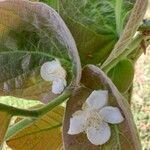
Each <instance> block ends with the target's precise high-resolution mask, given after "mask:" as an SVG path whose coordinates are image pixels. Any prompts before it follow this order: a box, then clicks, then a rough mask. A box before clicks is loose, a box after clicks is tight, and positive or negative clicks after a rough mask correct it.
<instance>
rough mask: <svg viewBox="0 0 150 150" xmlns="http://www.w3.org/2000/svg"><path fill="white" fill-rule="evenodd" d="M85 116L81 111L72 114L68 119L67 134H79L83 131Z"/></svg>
mask: <svg viewBox="0 0 150 150" xmlns="http://www.w3.org/2000/svg"><path fill="white" fill-rule="evenodd" d="M84 125H85V117H84V115H83V114H82V111H77V112H75V113H74V114H73V117H72V118H71V119H70V127H69V131H68V134H71V135H74V134H79V133H80V132H83V131H84Z"/></svg>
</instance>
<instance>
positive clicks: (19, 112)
mask: <svg viewBox="0 0 150 150" xmlns="http://www.w3.org/2000/svg"><path fill="white" fill-rule="evenodd" d="M70 95H71V91H70V90H66V91H65V92H64V93H62V94H61V95H60V96H58V97H57V98H55V99H54V100H53V101H51V102H49V103H48V104H47V105H45V106H43V107H41V108H39V109H35V110H26V109H20V108H15V107H12V106H8V105H5V104H0V111H2V112H8V113H9V114H11V115H12V116H24V117H39V116H40V115H43V114H45V113H47V112H49V111H50V110H51V109H53V108H54V107H56V106H57V105H59V104H61V103H62V102H63V101H65V100H66V99H67V98H68V97H69V96H70Z"/></svg>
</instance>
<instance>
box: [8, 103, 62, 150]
mask: <svg viewBox="0 0 150 150" xmlns="http://www.w3.org/2000/svg"><path fill="white" fill-rule="evenodd" d="M63 114H64V108H63V107H61V106H58V107H56V108H55V109H53V110H52V111H50V112H49V113H47V114H46V115H44V116H43V117H42V118H40V119H39V120H38V121H36V122H35V123H33V124H32V125H30V126H29V127H27V128H25V129H23V130H22V131H20V132H19V133H17V134H16V135H15V136H13V137H12V138H11V139H9V140H8V141H7V144H8V146H9V147H10V148H12V149H15V150H20V149H21V150H29V149H33V148H34V149H36V150H41V149H43V148H44V149H51V150H60V149H61V148H62V133H61V126H62V120H63Z"/></svg>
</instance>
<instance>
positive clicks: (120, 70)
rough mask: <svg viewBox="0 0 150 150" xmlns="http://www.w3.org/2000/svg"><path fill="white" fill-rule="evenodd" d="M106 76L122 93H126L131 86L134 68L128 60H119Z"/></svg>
mask: <svg viewBox="0 0 150 150" xmlns="http://www.w3.org/2000/svg"><path fill="white" fill-rule="evenodd" d="M108 76H109V77H110V78H111V80H112V81H113V83H114V84H115V85H116V87H117V88H118V90H119V91H120V92H122V93H124V92H126V91H127V90H128V89H129V87H130V86H131V84H132V81H133V77H134V66H133V64H132V62H131V61H130V60H128V59H124V60H121V61H120V62H119V63H118V64H117V65H116V66H115V67H114V68H112V69H111V70H110V71H109V72H108Z"/></svg>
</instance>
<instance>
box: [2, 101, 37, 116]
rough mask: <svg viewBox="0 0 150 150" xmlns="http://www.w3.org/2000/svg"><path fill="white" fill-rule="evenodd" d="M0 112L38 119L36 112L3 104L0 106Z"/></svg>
mask: <svg viewBox="0 0 150 150" xmlns="http://www.w3.org/2000/svg"><path fill="white" fill-rule="evenodd" d="M0 111H1V112H8V113H9V114H11V115H12V116H24V117H38V112H37V111H36V110H26V109H20V108H15V107H12V106H8V105H5V104H0Z"/></svg>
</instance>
